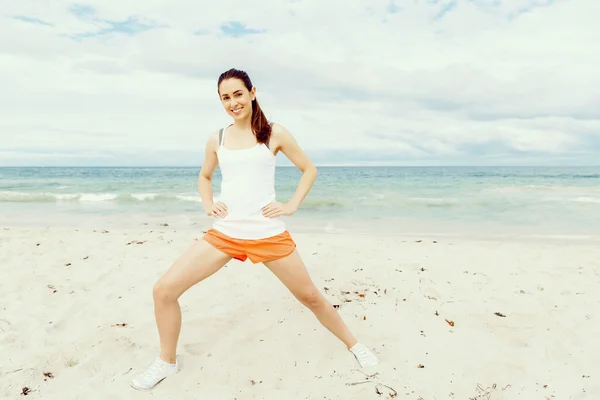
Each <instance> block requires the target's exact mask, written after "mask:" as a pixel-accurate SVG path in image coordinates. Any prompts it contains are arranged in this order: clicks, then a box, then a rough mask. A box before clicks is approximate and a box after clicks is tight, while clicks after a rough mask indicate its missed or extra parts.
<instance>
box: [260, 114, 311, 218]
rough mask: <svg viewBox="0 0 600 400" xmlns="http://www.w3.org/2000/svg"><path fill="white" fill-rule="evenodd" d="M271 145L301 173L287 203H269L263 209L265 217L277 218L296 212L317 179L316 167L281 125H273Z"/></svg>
mask: <svg viewBox="0 0 600 400" xmlns="http://www.w3.org/2000/svg"><path fill="white" fill-rule="evenodd" d="M271 137H272V138H275V140H271V143H274V144H276V147H277V150H279V151H281V152H282V153H283V154H285V156H286V157H287V158H288V159H289V160H290V161H291V162H292V163H294V165H295V166H296V168H298V169H299V170H300V171H301V172H302V178H301V179H300V182H299V183H298V187H297V188H296V192H295V193H294V195H293V196H292V197H291V198H290V199H289V200H288V202H287V203H283V204H282V203H277V202H276V203H271V204H268V205H267V206H265V207H264V208H263V215H264V216H265V217H277V216H279V215H291V214H293V213H295V212H296V210H298V208H299V207H300V204H301V203H302V202H303V201H304V199H305V198H306V196H307V195H308V192H309V191H310V189H311V188H312V185H313V183H314V182H315V180H316V179H317V167H316V166H315V164H314V163H313V162H312V160H311V159H310V158H309V157H308V155H306V153H305V152H304V150H302V148H301V147H300V146H299V145H298V142H296V139H295V138H294V136H292V134H291V133H290V132H289V131H288V130H287V129H286V128H285V127H283V126H282V125H279V124H274V125H273V132H272V133H271Z"/></svg>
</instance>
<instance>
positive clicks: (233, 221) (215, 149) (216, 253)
mask: <svg viewBox="0 0 600 400" xmlns="http://www.w3.org/2000/svg"><path fill="white" fill-rule="evenodd" d="M217 87H218V93H219V97H220V99H221V102H222V104H223V107H224V109H225V111H226V112H227V113H228V114H229V115H230V116H231V117H232V118H233V123H232V124H231V125H229V126H227V127H226V128H223V129H220V130H218V131H216V132H214V133H213V134H212V135H210V137H209V139H208V141H207V143H206V150H205V152H206V155H205V160H204V163H203V165H202V168H201V171H200V176H199V178H198V189H199V192H200V196H201V197H202V204H203V205H204V210H205V212H206V214H207V215H209V216H213V217H214V218H215V221H214V224H213V227H212V228H211V229H210V230H209V231H208V232H207V233H206V234H205V235H204V237H202V239H201V240H197V241H196V242H195V243H193V244H192V245H191V246H190V248H189V249H188V250H187V251H186V252H185V253H184V254H183V255H182V256H181V257H180V258H179V259H178V260H177V261H176V262H175V263H174V264H173V265H172V266H171V268H170V269H169V270H168V271H167V272H166V273H165V274H164V275H163V276H162V277H161V278H160V279H159V280H158V282H156V284H155V286H154V311H155V316H156V323H157V326H158V331H159V336H160V356H159V357H157V358H156V359H155V360H154V362H153V363H152V364H151V365H150V367H149V368H148V369H147V370H146V371H144V372H143V373H141V374H140V375H137V376H136V377H134V378H133V379H132V380H131V386H132V387H134V388H135V389H142V390H148V389H151V388H153V387H154V386H155V385H156V384H158V383H159V382H161V381H162V380H164V379H165V378H167V377H168V376H170V375H172V374H174V373H176V372H177V371H178V370H179V364H178V360H177V342H178V339H179V332H180V329H181V309H180V307H179V302H178V299H179V297H180V296H181V295H182V294H183V293H184V292H185V291H186V290H188V289H189V288H190V287H192V286H193V285H195V284H196V283H198V282H200V281H202V280H204V279H206V278H208V277H209V276H211V275H212V274H214V273H215V272H217V271H218V270H219V269H221V267H223V266H224V265H225V264H226V263H227V262H228V261H230V260H231V259H232V258H234V259H236V260H239V261H242V262H244V261H246V260H248V259H249V260H250V261H251V262H252V263H255V264H256V263H259V262H260V263H263V264H264V265H265V266H266V267H267V268H269V269H270V270H271V271H272V272H273V274H274V275H275V276H276V277H277V278H279V280H280V281H281V282H282V283H283V284H284V285H285V286H286V287H287V288H288V289H289V291H290V292H291V293H292V294H293V295H294V296H295V297H296V299H297V300H298V301H300V302H301V303H302V304H303V305H304V306H306V307H307V308H308V309H310V311H312V312H313V314H314V315H315V317H316V318H317V319H318V320H319V322H321V324H322V325H323V326H324V327H325V328H327V329H328V330H329V331H330V332H331V333H333V334H334V335H335V336H336V337H337V338H338V339H339V340H340V341H341V342H343V343H344V344H345V345H346V346H347V348H348V350H350V351H351V352H352V354H353V355H354V357H355V358H356V360H357V362H358V363H359V365H360V366H361V367H371V366H375V365H377V364H378V363H379V360H378V359H377V356H375V354H374V353H373V352H372V351H371V350H369V348H367V346H365V345H364V344H362V343H360V342H358V341H357V340H356V338H355V337H354V336H353V335H352V333H351V332H350V330H349V329H348V327H347V326H346V324H345V323H344V321H343V320H342V318H341V317H340V315H339V313H338V312H337V310H336V309H335V308H334V307H333V306H332V305H331V304H330V303H329V302H328V301H327V299H326V298H325V297H324V296H323V295H322V294H321V292H320V291H319V290H318V289H317V287H316V286H315V284H314V283H313V281H312V279H311V277H310V276H309V274H308V271H307V269H306V266H305V265H304V262H303V261H302V259H301V257H300V255H299V254H298V252H297V251H296V243H295V242H294V240H293V239H292V236H291V235H290V233H289V232H288V231H287V229H286V226H285V224H284V222H283V221H282V220H281V219H280V218H279V217H281V216H284V215H292V214H293V213H294V212H296V210H297V209H298V207H299V206H300V204H301V203H302V201H303V200H304V199H305V197H306V195H307V194H308V192H309V190H310V189H311V187H312V185H313V183H314V181H315V179H316V177H317V169H316V168H315V166H314V164H313V162H312V161H311V160H310V159H309V158H308V156H307V155H306V153H305V152H304V151H303V150H302V149H301V148H300V146H298V144H297V143H296V141H295V140H294V138H293V136H292V135H291V134H290V133H289V132H288V131H287V130H286V129H285V128H284V127H283V126H282V125H280V124H269V121H268V120H267V118H266V117H265V115H264V113H263V112H262V110H261V109H260V106H259V105H258V101H257V100H256V88H255V87H254V86H253V85H252V82H251V81H250V78H249V77H248V75H247V74H246V73H245V72H244V71H240V70H237V69H231V70H228V71H226V72H224V73H223V74H221V76H220V77H219V80H218V84H217ZM279 151H281V152H282V153H284V155H285V156H287V157H288V158H289V159H290V161H292V162H293V163H294V165H295V166H296V167H297V168H298V169H299V170H300V171H301V172H302V178H301V179H300V182H299V184H298V187H297V189H296V191H295V193H294V195H293V196H292V197H291V199H290V200H289V201H288V202H286V203H280V202H278V201H276V193H275V159H276V156H277V154H278V152H279ZM217 166H220V169H221V175H222V181H221V195H220V201H219V202H214V201H213V193H212V175H213V173H214V171H215V169H216V168H217Z"/></svg>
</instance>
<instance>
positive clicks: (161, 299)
mask: <svg viewBox="0 0 600 400" xmlns="http://www.w3.org/2000/svg"><path fill="white" fill-rule="evenodd" d="M229 260H231V257H229V256H228V255H226V254H225V253H223V252H221V251H220V250H217V249H215V248H214V247H213V246H211V245H210V244H209V243H207V242H206V241H204V240H198V241H195V242H194V243H193V244H192V245H191V246H190V247H189V248H188V249H187V251H186V252H185V253H183V254H182V255H181V257H180V258H179V259H178V260H177V261H176V262H175V263H174V264H173V265H172V266H171V268H170V269H169V270H168V271H167V272H166V273H165V274H164V275H163V276H162V277H161V278H160V279H159V280H158V282H156V284H155V285H154V290H153V295H154V314H155V318H156V325H157V327H158V333H159V336H160V358H161V360H163V361H165V362H167V363H170V364H174V363H175V358H176V353H177V341H178V340H179V332H180V330H181V309H180V308H179V301H178V299H179V297H180V296H181V295H182V294H183V293H184V292H185V291H186V290H188V289H189V288H190V287H192V286H193V285H195V284H196V283H198V282H200V281H201V280H203V279H206V278H208V277H209V276H211V275H212V274H214V273H215V272H217V271H218V270H219V269H221V267H223V266H224V265H225V264H226V263H227V262H228V261H229Z"/></svg>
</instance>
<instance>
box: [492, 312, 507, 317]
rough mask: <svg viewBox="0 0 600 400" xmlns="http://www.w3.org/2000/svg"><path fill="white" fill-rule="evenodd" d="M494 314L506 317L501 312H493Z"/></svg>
mask: <svg viewBox="0 0 600 400" xmlns="http://www.w3.org/2000/svg"><path fill="white" fill-rule="evenodd" d="M494 315H497V316H499V317H502V318H506V315H504V314H502V313H501V312H495V313H494Z"/></svg>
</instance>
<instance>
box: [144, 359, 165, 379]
mask: <svg viewBox="0 0 600 400" xmlns="http://www.w3.org/2000/svg"><path fill="white" fill-rule="evenodd" d="M160 369H161V363H160V360H155V361H154V362H153V363H152V364H150V367H148V369H147V370H146V371H144V373H143V374H142V376H143V377H144V378H145V379H149V378H152V377H153V376H154V375H156V374H157V373H158V372H159V371H160Z"/></svg>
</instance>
